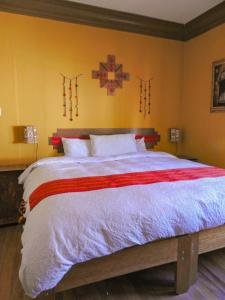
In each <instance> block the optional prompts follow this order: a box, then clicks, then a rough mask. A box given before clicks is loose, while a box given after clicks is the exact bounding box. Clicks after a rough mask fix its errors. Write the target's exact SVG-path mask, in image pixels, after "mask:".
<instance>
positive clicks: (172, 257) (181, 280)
mask: <svg viewBox="0 0 225 300" xmlns="http://www.w3.org/2000/svg"><path fill="white" fill-rule="evenodd" d="M223 247H225V225H223V226H220V227H217V228H213V229H209V230H204V231H201V232H199V233H194V234H188V235H184V236H180V237H175V238H170V239H165V240H160V241H156V242H151V243H148V244H146V245H142V246H134V247H131V248H127V249H124V250H122V251H119V252H117V253H114V254H111V255H108V256H104V257H100V258H96V259H93V260H90V261H88V262H85V263H81V264H78V265H76V266H74V267H72V268H71V270H70V271H69V272H68V273H67V274H66V275H65V276H64V278H63V279H62V280H61V281H60V282H59V284H58V285H57V286H56V287H55V289H54V290H52V291H50V293H49V294H46V293H44V294H43V295H41V296H40V297H39V298H38V299H49V300H53V299H55V294H56V293H59V292H63V291H65V290H69V289H72V288H76V287H79V286H82V285H86V284H89V283H94V282H98V281H101V280H104V279H108V278H112V277H116V276H120V275H123V274H128V273H131V272H135V271H139V270H144V269H148V268H151V267H155V266H159V265H163V264H167V263H170V262H175V261H176V262H177V271H176V285H175V289H176V293H177V294H181V293H184V292H186V291H187V290H188V288H189V287H190V286H191V285H192V284H193V283H194V282H195V281H196V278H197V266H198V254H201V253H204V252H209V251H213V250H216V249H220V248H223Z"/></svg>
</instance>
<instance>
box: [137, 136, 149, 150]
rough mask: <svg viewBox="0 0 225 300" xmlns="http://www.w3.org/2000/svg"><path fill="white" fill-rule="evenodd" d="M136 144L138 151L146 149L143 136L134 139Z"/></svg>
mask: <svg viewBox="0 0 225 300" xmlns="http://www.w3.org/2000/svg"><path fill="white" fill-rule="evenodd" d="M136 146H137V151H138V152H143V151H146V150H147V149H146V145H145V138H144V137H143V138H141V139H137V140H136Z"/></svg>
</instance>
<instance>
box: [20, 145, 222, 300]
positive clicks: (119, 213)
mask: <svg viewBox="0 0 225 300" xmlns="http://www.w3.org/2000/svg"><path fill="white" fill-rule="evenodd" d="M206 168H208V166H206V165H203V164H200V163H197V162H192V161H188V160H183V159H178V158H176V157H175V156H173V155H170V154H167V153H163V152H155V151H145V152H142V153H135V154H129V155H122V156H114V157H103V158H94V157H88V158H83V159H73V158H68V157H58V158H47V159H42V160H39V161H37V162H36V163H34V164H32V165H31V166H29V167H28V168H27V169H26V170H25V171H24V172H23V173H22V174H21V175H20V177H19V182H20V183H21V184H23V185H24V200H25V201H26V204H27V205H26V218H27V221H26V224H25V226H24V230H23V234H22V246H23V247H22V262H21V267H20V271H19V277H20V280H21V283H22V285H23V287H24V290H25V292H26V294H27V295H28V296H30V297H32V298H35V297H36V296H37V295H38V294H40V293H41V292H42V291H45V290H48V289H51V288H53V287H54V286H56V285H57V283H58V282H59V281H60V280H61V279H62V277H63V276H64V275H65V274H66V273H67V272H68V271H69V270H70V268H71V267H72V266H73V265H76V264H78V263H81V262H85V261H88V260H91V259H93V258H96V257H101V256H105V255H109V254H112V253H114V252H117V251H119V250H121V249H124V248H127V247H131V246H134V245H143V244H145V243H148V242H151V241H155V240H158V239H163V238H169V237H174V236H178V235H183V234H187V233H193V232H198V231H201V230H204V229H208V228H213V227H217V226H220V225H223V224H224V223H225V176H224V175H223V174H222V173H221V174H222V175H219V176H215V177H210V176H208V175H207V176H205V177H202V178H201V177H200V178H194V179H193V178H192V177H190V178H189V177H187V178H185V179H184V178H183V179H182V178H180V179H179V180H174V181H170V180H169V181H168V180H167V181H163V180H158V181H156V182H151V183H146V182H145V183H144V184H143V183H136V184H135V183H134V184H132V185H130V184H128V185H124V186H114V187H111V186H110V187H107V188H105V187H103V188H99V189H93V190H87V191H79V192H78V191H70V192H68V191H66V192H62V191H61V192H60V193H59V194H52V195H49V196H47V197H44V198H43V199H41V201H39V202H38V203H37V204H36V205H35V207H33V208H32V207H31V206H30V199H31V196H32V195H33V194H34V193H35V191H36V190H37V189H38V188H39V187H41V186H42V185H43V184H45V183H49V182H52V181H55V180H59V181H61V180H67V179H68V180H69V179H71V178H73V179H76V178H77V179H79V178H84V179H85V180H86V179H88V178H91V177H97V178H98V177H99V176H101V177H102V176H111V175H113V176H116V177H118V176H119V177H120V175H123V174H132V173H135V174H139V173H141V172H149V171H151V172H157V171H162V173H163V171H164V170H165V171H168V170H169V171H170V172H177V171H178V170H181V171H182V170H185V169H187V170H193V172H194V170H196V171H198V170H203V171H204V169H205V170H206ZM142 177H143V176H142ZM31 208H32V209H31Z"/></svg>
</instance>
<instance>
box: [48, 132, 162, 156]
mask: <svg viewBox="0 0 225 300" xmlns="http://www.w3.org/2000/svg"><path fill="white" fill-rule="evenodd" d="M121 133H135V134H136V136H135V138H136V139H141V138H143V137H144V140H145V144H146V147H147V149H151V148H153V147H154V146H155V145H156V144H157V143H158V142H159V141H160V135H159V134H158V133H157V131H155V129H154V128H90V129H87V128H85V129H74V128H68V129H63V128H59V129H57V132H56V133H53V136H52V137H49V145H52V146H53V148H54V149H57V150H58V152H61V153H63V146H62V137H65V138H71V139H89V135H90V134H121Z"/></svg>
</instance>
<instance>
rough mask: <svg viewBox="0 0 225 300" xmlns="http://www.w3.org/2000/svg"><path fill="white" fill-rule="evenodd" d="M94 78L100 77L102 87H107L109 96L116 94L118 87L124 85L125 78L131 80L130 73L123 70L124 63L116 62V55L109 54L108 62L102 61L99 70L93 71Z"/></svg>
mask: <svg viewBox="0 0 225 300" xmlns="http://www.w3.org/2000/svg"><path fill="white" fill-rule="evenodd" d="M92 78H93V79H99V81H100V87H101V88H102V87H104V88H107V95H108V96H114V95H115V91H116V89H117V88H122V87H123V80H129V73H125V72H123V65H122V64H116V58H115V56H114V55H108V56H107V62H106V63H101V62H100V63H99V70H98V71H92Z"/></svg>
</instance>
